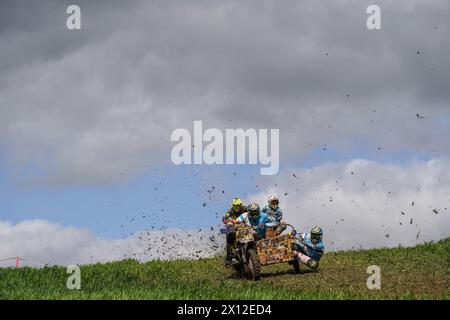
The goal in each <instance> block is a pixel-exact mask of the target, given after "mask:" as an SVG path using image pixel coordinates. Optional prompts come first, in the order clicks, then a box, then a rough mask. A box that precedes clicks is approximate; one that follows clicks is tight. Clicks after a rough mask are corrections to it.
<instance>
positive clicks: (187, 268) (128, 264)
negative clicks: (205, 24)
mask: <svg viewBox="0 0 450 320" xmlns="http://www.w3.org/2000/svg"><path fill="white" fill-rule="evenodd" d="M369 265H378V266H379V267H380V268H381V289H380V290H376V289H375V290H369V289H367V287H366V280H367V278H368V277H369V274H367V273H366V269H367V267H368V266H369ZM262 272H263V275H262V280H261V281H258V282H252V281H246V280H238V279H235V278H234V277H233V272H232V271H231V270H229V269H226V268H225V267H224V266H223V259H221V258H212V259H202V260H192V261H188V260H175V261H151V262H147V263H142V264H141V263H138V262H136V261H134V260H126V261H121V262H113V263H106V264H95V265H86V266H82V267H81V279H82V280H81V281H82V283H81V290H69V289H67V288H66V281H67V278H68V276H69V275H68V274H66V268H63V267H48V268H43V269H32V268H19V269H13V268H7V269H0V298H1V299H447V300H448V299H449V298H450V295H449V277H450V238H447V239H444V240H441V241H439V242H435V243H427V244H422V245H418V246H416V247H410V248H393V249H375V250H361V251H345V252H337V253H332V252H331V253H326V254H325V255H324V257H323V258H322V260H321V263H320V267H319V270H317V271H309V270H307V268H306V267H304V268H303V269H302V273H301V274H294V273H293V272H292V267H291V266H290V265H288V264H280V265H274V266H270V267H263V270H262Z"/></svg>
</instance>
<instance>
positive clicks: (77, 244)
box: [0, 220, 223, 267]
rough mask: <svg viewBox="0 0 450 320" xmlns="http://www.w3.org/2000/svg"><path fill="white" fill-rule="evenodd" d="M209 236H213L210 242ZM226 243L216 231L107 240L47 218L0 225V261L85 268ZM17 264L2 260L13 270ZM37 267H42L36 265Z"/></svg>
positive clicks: (206, 250)
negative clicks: (90, 264) (19, 259)
mask: <svg viewBox="0 0 450 320" xmlns="http://www.w3.org/2000/svg"><path fill="white" fill-rule="evenodd" d="M211 237H214V238H212V239H211ZM222 242H223V239H222V238H221V237H220V236H218V235H217V234H215V232H213V231H189V230H179V229H169V230H166V231H148V232H147V231H143V232H139V233H135V234H134V235H132V236H130V237H128V238H125V239H118V240H106V239H103V238H100V237H97V236H96V235H94V234H93V233H92V232H90V231H88V230H85V229H80V228H75V227H64V226H62V225H60V224H55V223H51V222H49V221H46V220H26V221H22V222H20V223H18V224H16V225H13V224H11V223H8V222H4V221H0V260H1V259H5V258H10V257H17V256H19V257H21V258H24V259H25V261H23V262H22V265H29V266H39V263H40V264H46V263H49V264H57V265H69V264H86V263H94V262H107V261H115V260H122V259H126V258H133V259H137V260H139V261H147V260H152V259H162V260H167V259H177V258H179V259H191V258H198V257H209V256H212V255H215V254H217V253H219V252H221V250H222V247H223V244H222ZM14 263H15V262H14V260H8V261H3V262H0V267H6V266H13V265H14ZM36 263H38V264H36Z"/></svg>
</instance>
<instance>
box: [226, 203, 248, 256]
mask: <svg viewBox="0 0 450 320" xmlns="http://www.w3.org/2000/svg"><path fill="white" fill-rule="evenodd" d="M244 212H247V207H246V206H244V205H243V204H242V200H241V199H239V198H234V199H233V201H232V202H231V208H229V209H228V210H227V212H226V213H225V215H224V216H223V218H222V222H223V223H224V224H225V225H228V224H233V223H234V222H235V220H236V219H237V218H238V217H239V216H240V215H241V214H243V213H244ZM235 240H236V233H228V234H227V258H226V264H230V263H231V260H232V258H233V245H234V242H235Z"/></svg>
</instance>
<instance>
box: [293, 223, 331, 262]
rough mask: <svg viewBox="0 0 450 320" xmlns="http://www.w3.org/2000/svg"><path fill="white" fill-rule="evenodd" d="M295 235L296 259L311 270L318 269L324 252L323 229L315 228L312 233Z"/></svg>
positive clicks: (294, 248)
mask: <svg viewBox="0 0 450 320" xmlns="http://www.w3.org/2000/svg"><path fill="white" fill-rule="evenodd" d="M294 235H295V238H294V240H293V241H292V246H293V250H294V255H295V256H296V258H297V259H299V261H300V262H302V263H303V264H305V265H307V266H308V267H310V268H311V269H317V267H318V266H319V260H320V258H321V257H322V255H323V251H324V245H323V242H322V236H323V232H322V229H321V228H319V227H314V228H312V229H311V232H310V233H295V234H294Z"/></svg>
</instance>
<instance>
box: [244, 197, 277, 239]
mask: <svg viewBox="0 0 450 320" xmlns="http://www.w3.org/2000/svg"><path fill="white" fill-rule="evenodd" d="M247 211H248V212H246V213H243V214H241V215H240V216H239V217H238V218H237V219H236V222H240V223H242V222H243V223H245V224H246V225H248V226H250V227H253V228H254V229H255V231H256V238H257V240H259V239H262V238H265V236H266V226H267V227H270V226H274V225H277V221H276V219H275V218H273V217H271V216H268V215H267V214H265V213H263V212H261V211H260V208H259V205H258V204H256V203H250V204H249V205H248V206H247Z"/></svg>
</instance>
